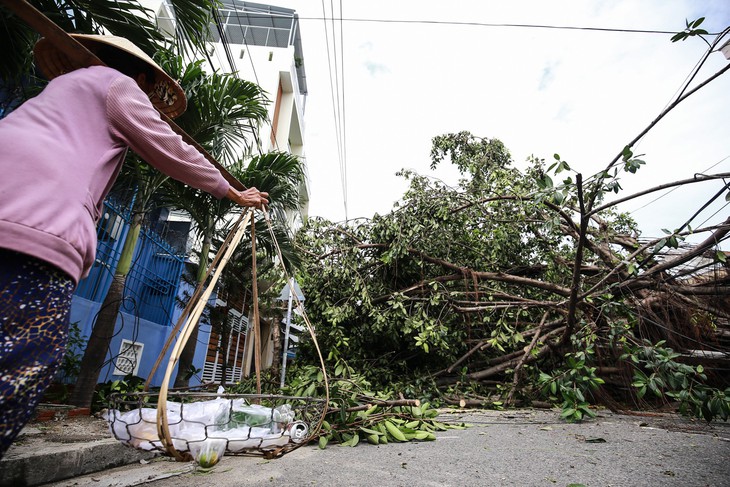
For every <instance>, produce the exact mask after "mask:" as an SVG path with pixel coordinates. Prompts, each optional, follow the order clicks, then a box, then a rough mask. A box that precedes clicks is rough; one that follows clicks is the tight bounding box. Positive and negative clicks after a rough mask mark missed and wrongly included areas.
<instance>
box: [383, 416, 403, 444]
mask: <svg viewBox="0 0 730 487" xmlns="http://www.w3.org/2000/svg"><path fill="white" fill-rule="evenodd" d="M385 428H386V429H387V430H388V433H389V434H390V436H392V437H393V438H394V439H395V440H397V441H406V437H405V435H404V434H403V432H402V431H401V430H400V429H399V428H398V426H396V425H395V423H393V422H392V421H391V420H389V419H386V420H385Z"/></svg>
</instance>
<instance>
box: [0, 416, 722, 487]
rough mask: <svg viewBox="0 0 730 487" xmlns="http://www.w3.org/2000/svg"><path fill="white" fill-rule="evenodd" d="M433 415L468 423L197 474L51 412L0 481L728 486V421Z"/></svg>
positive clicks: (232, 461)
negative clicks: (430, 436) (426, 436)
mask: <svg viewBox="0 0 730 487" xmlns="http://www.w3.org/2000/svg"><path fill="white" fill-rule="evenodd" d="M439 418H440V420H441V421H447V422H462V421H465V422H467V423H470V424H472V427H470V428H467V429H466V430H461V431H459V430H450V431H447V432H443V433H441V434H439V435H438V439H437V440H436V441H432V442H409V443H393V444H388V445H380V446H372V445H367V444H363V445H359V446H358V447H356V448H350V447H340V446H337V445H331V446H328V447H327V449H326V450H319V449H318V448H317V447H316V446H304V447H302V448H299V449H297V450H295V451H293V452H291V453H289V454H287V455H284V456H283V457H282V458H279V459H275V460H270V461H269V460H264V459H263V458H261V457H233V456H227V457H225V458H224V459H223V460H222V461H221V463H220V464H219V465H217V466H216V467H214V468H213V469H212V470H210V471H209V472H207V473H206V475H203V476H201V475H200V474H199V473H196V472H195V466H194V464H192V463H177V462H173V461H170V460H169V459H167V458H158V459H156V460H154V461H152V462H148V461H147V460H145V459H144V458H145V457H144V455H145V454H143V453H140V452H137V451H136V450H133V449H131V448H127V447H124V446H122V445H121V444H118V443H117V442H116V440H113V439H99V438H98V437H99V436H101V435H104V434H108V433H105V431H104V429H103V428H104V427H105V424H104V422H103V421H101V420H92V419H91V418H86V420H83V421H81V422H80V423H78V424H76V423H75V422H76V421H77V420H76V419H73V418H72V419H69V420H68V421H66V422H65V424H67V425H68V426H64V423H63V422H54V423H55V424H53V425H51V427H48V428H46V430H45V431H43V430H42V426H41V427H38V425H37V424H36V425H33V428H35V429H33V428H30V429H29V430H28V431H26V432H25V433H24V435H23V438H22V439H21V441H20V442H19V444H18V445H14V446H13V447H12V448H11V450H10V451H9V452H8V455H7V456H6V458H5V459H3V461H2V462H0V479H2V485H13V486H17V485H38V484H41V483H49V482H54V483H53V484H52V485H53V486H57V487H61V486H64V487H65V486H95V487H108V486H115V487H125V486H134V485H141V484H145V485H153V486H154V487H177V486H181V487H182V486H189V485H193V484H195V485H196V486H197V487H205V486H214V487H226V486H231V487H233V486H240V485H241V482H242V481H244V480H245V483H246V485H253V486H256V485H261V486H268V485H289V486H301V485H323V486H326V485H340V486H371V485H372V486H375V485H394V486H396V485H397V486H400V485H402V486H407V485H426V486H438V487H447V486H455V487H456V486H463V485H490V486H492V485H500V486H501V485H505V486H509V485H514V486H543V485H544V486H549V487H552V486H556V487H565V486H567V485H569V484H571V483H575V484H583V485H585V486H588V487H594V486H632V487H636V486H655V485H661V486H663V487H670V486H682V487H686V486H712V487H715V486H716V487H723V486H726V485H730V483H729V482H730V461H728V460H729V459H730V424H728V423H722V422H721V423H713V424H709V425H708V424H707V423H704V422H701V421H693V420H689V419H686V418H682V417H679V416H676V415H670V414H661V415H651V416H627V415H619V414H613V413H611V412H609V411H601V412H600V413H599V416H598V418H596V419H595V420H592V421H589V422H585V423H582V424H569V423H565V422H563V421H561V420H560V419H559V411H557V410H516V411H480V410H467V411H464V410H461V411H454V410H447V411H444V412H443V413H442V415H441V416H440V417H439ZM84 421H85V422H84ZM84 428H85V429H86V430H87V431H90V432H91V434H90V435H87V439H89V440H91V441H82V442H77V443H68V440H69V439H81V438H80V437H79V436H78V435H79V431H81V430H82V429H84ZM51 430H52V431H53V432H51ZM74 435H76V436H74ZM64 438H65V440H64ZM64 441H66V442H65V443H64ZM39 445H43V446H42V447H40V446H39ZM146 455H147V457H146V458H147V459H149V458H150V457H149V454H146ZM115 465H124V466H121V467H116V468H113V467H114V466H115ZM90 472H96V473H92V474H89V473H90ZM191 475H195V477H194V478H192V477H191ZM70 477H73V478H70ZM64 478H70V479H69V480H62V479H64Z"/></svg>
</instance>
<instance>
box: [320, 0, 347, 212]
mask: <svg viewBox="0 0 730 487" xmlns="http://www.w3.org/2000/svg"><path fill="white" fill-rule="evenodd" d="M330 3H331V2H330ZM326 19H327V15H326V7H325V3H324V0H322V21H323V22H322V25H323V26H324V35H325V46H326V47H327V69H328V72H329V81H330V99H331V100H332V118H333V121H334V124H335V140H336V143H337V158H338V167H339V170H340V183H341V188H342V200H343V205H344V209H345V215H347V187H346V185H345V184H344V179H343V175H342V169H343V161H344V157H343V151H344V148H343V144H342V138H341V137H340V134H341V133H342V130H341V128H340V125H341V124H340V121H341V118H340V117H339V106H340V100H339V89H338V90H337V94H338V96H337V100H335V87H334V85H333V81H332V78H333V74H332V57H331V55H330V41H329V32H328V30H327V20H326ZM334 37H335V33H334V27H333V31H332V42H333V43H334V42H335V39H334ZM335 79H336V80H337V77H336V73H335ZM345 218H347V216H345Z"/></svg>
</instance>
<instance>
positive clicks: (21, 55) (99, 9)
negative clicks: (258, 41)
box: [0, 0, 218, 82]
mask: <svg viewBox="0 0 730 487" xmlns="http://www.w3.org/2000/svg"><path fill="white" fill-rule="evenodd" d="M30 3H31V4H32V5H33V6H34V7H36V8H37V9H38V10H40V11H41V13H43V14H44V15H45V16H46V17H48V18H49V19H51V20H52V21H54V22H55V23H56V24H58V25H59V26H60V27H61V28H62V29H64V30H65V31H66V32H76V33H82V34H100V33H102V32H103V33H108V34H112V35H117V36H121V37H126V38H127V39H128V40H130V41H132V42H133V43H134V44H136V45H137V46H138V47H139V48H140V49H142V50H143V51H145V52H146V53H147V54H149V55H152V54H154V53H155V52H156V51H157V50H158V49H159V48H160V47H161V46H162V45H163V44H164V43H165V39H164V37H163V36H162V34H161V33H160V31H159V29H158V28H157V25H156V23H155V17H154V15H153V12H151V11H150V10H149V9H146V8H145V7H143V6H142V5H141V3H140V2H139V1H138V0H94V1H93V2H90V1H88V0H64V1H63V2H58V0H30ZM170 3H171V4H172V7H173V8H174V10H175V17H176V20H177V24H176V25H177V34H178V35H177V37H176V43H177V44H178V47H180V48H182V47H185V48H187V49H192V51H193V52H199V51H200V50H201V49H204V47H205V46H204V43H205V40H206V36H207V34H208V27H209V25H210V19H211V12H212V9H213V8H214V7H216V6H217V5H218V2H217V0H170ZM37 39H38V34H36V33H35V32H33V31H32V30H31V29H30V28H29V27H28V26H27V25H25V24H24V23H23V22H19V21H18V20H17V19H16V18H14V17H13V15H12V13H11V12H10V11H8V10H7V9H6V8H5V7H2V6H0V46H6V48H5V49H4V51H3V55H2V56H0V80H3V81H5V82H18V81H19V80H21V79H23V78H25V77H27V76H28V75H30V74H31V72H32V54H31V53H32V50H33V45H34V44H35V41H36V40H37ZM8 51H9V52H8Z"/></svg>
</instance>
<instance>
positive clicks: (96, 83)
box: [0, 35, 268, 458]
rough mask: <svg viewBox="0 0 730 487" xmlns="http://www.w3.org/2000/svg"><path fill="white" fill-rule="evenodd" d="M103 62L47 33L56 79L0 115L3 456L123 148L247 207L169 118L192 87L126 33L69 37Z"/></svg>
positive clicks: (45, 376) (87, 256) (38, 386)
mask: <svg viewBox="0 0 730 487" xmlns="http://www.w3.org/2000/svg"><path fill="white" fill-rule="evenodd" d="M74 37H75V38H76V40H78V41H79V42H81V43H82V44H84V45H85V46H86V47H87V48H88V49H89V50H90V51H92V52H94V53H95V54H96V55H97V57H99V58H100V59H101V60H102V61H103V62H104V63H105V64H106V65H107V66H91V67H80V66H75V65H73V63H72V62H71V61H70V60H69V59H68V58H67V57H66V56H65V55H64V54H63V53H62V52H60V51H59V50H57V49H56V48H55V46H54V45H53V44H52V43H51V42H48V41H47V40H45V39H41V40H40V41H39V42H38V44H37V45H36V47H35V49H34V54H35V59H36V65H37V66H38V67H39V68H40V70H41V71H42V72H43V74H44V75H45V76H46V77H47V78H48V79H49V80H50V82H49V83H48V85H47V86H46V87H45V88H44V90H43V91H42V92H41V93H40V94H39V95H38V96H36V97H35V98H32V99H30V100H28V101H26V102H25V103H24V104H23V105H21V106H20V107H19V108H17V109H16V110H15V111H13V112H12V113H10V114H9V115H8V116H7V117H6V118H4V119H3V120H0V148H2V149H1V150H0V175H1V176H0V458H1V457H2V455H3V454H4V453H5V451H6V450H7V448H8V447H9V446H10V444H11V443H12V441H13V439H14V438H15V437H16V436H17V434H18V433H19V432H20V430H21V429H22V427H23V426H24V425H25V423H26V422H27V421H28V419H29V418H30V417H31V415H32V413H33V410H34V409H35V406H36V405H37V403H38V401H39V400H40V398H41V396H42V395H43V392H44V391H45V389H46V387H48V385H49V384H50V382H51V380H52V379H53V376H54V375H55V372H56V369H57V367H58V364H59V363H60V361H61V359H62V357H63V354H64V352H65V349H66V340H67V332H68V322H69V309H70V306H71V296H72V294H73V291H74V289H75V287H76V285H77V284H78V282H79V280H80V279H81V278H83V277H85V276H86V274H87V273H88V271H89V269H90V267H91V265H92V264H93V262H94V258H95V252H96V222H97V220H98V219H99V216H100V214H101V210H102V205H103V201H104V198H105V197H106V195H107V193H108V192H109V190H110V189H111V187H112V184H113V183H114V181H115V179H116V177H117V175H118V174H119V170H120V168H121V165H122V162H123V161H124V156H125V154H126V151H127V149H128V148H132V149H133V150H134V151H135V152H136V153H137V154H139V155H140V156H141V157H142V158H143V159H144V160H146V161H147V162H148V163H149V164H150V165H152V166H154V167H156V168H157V169H159V170H160V171H161V172H163V173H165V174H167V175H168V176H170V177H172V178H175V179H178V180H180V181H182V182H184V183H186V184H188V185H190V186H193V187H195V188H198V189H201V190H204V191H206V192H208V193H211V194H212V195H214V196H216V197H218V198H224V197H227V198H229V199H231V200H232V201H234V202H236V203H238V204H240V205H242V206H253V207H261V206H263V205H266V204H268V201H267V198H268V194H267V193H263V192H259V191H258V190H256V188H250V189H248V190H246V191H243V192H239V191H237V190H236V189H234V188H232V187H231V186H230V184H229V183H228V182H227V181H226V180H225V179H224V178H223V176H222V175H221V174H220V172H219V171H218V170H217V169H216V168H215V167H214V166H213V165H212V164H211V163H210V162H208V161H207V160H206V159H205V158H204V157H203V156H202V155H201V154H200V153H199V152H198V151H197V150H196V149H195V148H193V147H191V146H190V145H188V144H186V143H185V142H184V141H183V140H182V138H181V137H180V136H179V135H177V134H175V133H174V132H173V131H172V129H171V128H170V126H169V125H168V124H167V123H166V122H164V121H163V120H162V119H161V118H160V115H159V114H158V111H159V112H161V113H164V114H165V115H167V116H169V117H171V118H174V117H176V116H178V115H180V114H181V113H182V112H183V111H184V110H185V107H186V100H185V94H184V92H183V90H182V89H181V88H180V86H178V84H177V83H176V82H175V81H174V80H173V79H172V78H170V76H168V75H167V74H166V73H165V72H164V71H163V70H162V69H161V68H160V67H159V66H158V65H157V64H156V63H155V62H154V61H153V60H152V59H150V58H149V57H148V56H147V55H145V54H144V53H143V52H142V51H141V50H140V49H138V48H137V47H136V46H134V45H133V44H132V43H130V42H129V41H127V40H126V39H122V38H119V37H113V36H90V35H74Z"/></svg>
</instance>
